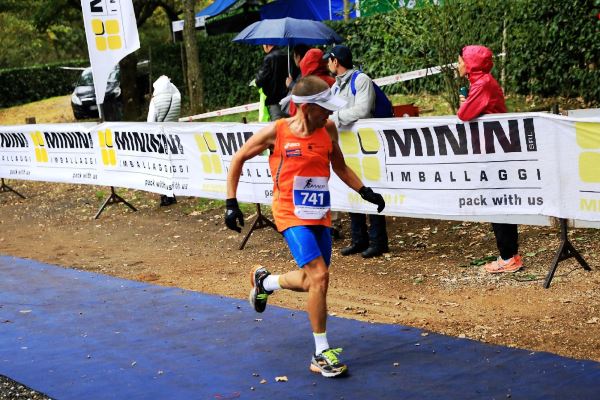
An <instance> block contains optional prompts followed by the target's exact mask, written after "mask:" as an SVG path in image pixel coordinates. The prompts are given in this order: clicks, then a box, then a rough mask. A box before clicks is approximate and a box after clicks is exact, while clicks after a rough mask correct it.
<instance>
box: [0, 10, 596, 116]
mask: <svg viewBox="0 0 600 400" xmlns="http://www.w3.org/2000/svg"><path fill="white" fill-rule="evenodd" d="M443 4H444V5H443V6H433V5H428V6H427V5H426V6H424V7H422V8H419V9H414V10H407V9H405V8H402V9H397V10H394V11H391V12H389V13H387V14H379V15H375V16H371V17H366V18H360V19H355V20H350V21H348V22H344V21H335V22H327V24H328V25H330V26H331V27H332V28H333V29H335V30H336V31H337V32H338V33H339V34H341V35H342V36H344V37H345V38H346V42H345V44H346V45H348V46H349V47H350V48H351V49H352V52H353V54H354V58H355V63H356V64H359V65H361V66H362V68H363V70H364V71H365V72H366V73H368V74H369V75H370V76H372V77H374V78H377V77H383V76H387V75H392V74H398V73H401V72H408V71H412V70H415V69H421V68H426V67H431V66H435V65H443V64H447V63H453V62H456V61H457V57H458V51H459V50H460V48H461V47H463V46H464V45H467V44H482V45H485V46H488V47H490V48H491V49H492V51H494V53H496V54H498V53H500V52H502V51H503V49H506V50H507V54H508V55H507V57H506V59H501V58H498V59H497V60H496V61H495V64H496V67H495V69H494V70H493V71H492V73H493V74H494V76H495V77H496V78H500V71H501V70H502V68H505V76H506V81H505V82H504V86H505V90H506V92H508V93H511V92H512V93H519V94H525V95H529V94H533V95H541V96H550V97H552V96H562V97H567V98H574V97H575V98H577V97H581V98H583V99H584V100H585V101H587V102H588V104H590V105H597V104H599V103H600V71H599V65H598V55H599V54H600V40H598V28H599V27H600V20H599V19H598V13H599V12H600V0H560V1H559V0H548V1H543V2H540V1H536V0H445V1H444V2H443ZM504 31H505V41H504V43H503V33H504ZM233 36H234V35H229V34H228V35H219V36H210V37H206V36H204V35H201V34H199V35H198V46H199V53H200V61H201V64H202V69H203V75H204V88H205V91H204V93H205V101H204V104H205V106H206V108H207V109H208V110H214V109H219V108H224V107H232V106H236V105H241V104H246V103H250V102H256V101H258V94H257V91H256V89H255V88H253V87H249V86H248V83H249V82H250V81H251V80H252V79H254V76H255V74H256V71H257V70H258V68H259V66H260V64H261V62H262V59H263V57H264V53H263V52H262V49H261V48H260V46H250V45H244V44H238V43H233V42H232V41H231V39H232V38H233ZM503 45H504V46H503ZM85 64H86V62H83V61H82V62H80V64H79V65H85ZM160 74H165V75H168V76H170V77H171V79H172V81H173V83H174V84H175V85H176V86H178V87H179V88H180V90H181V92H182V93H183V94H184V96H185V93H186V91H187V90H186V88H185V85H184V78H183V70H182V67H181V50H180V44H162V45H159V46H152V75H153V79H156V77H158V76H159V75H160ZM75 78H76V76H73V71H65V70H59V69H57V68H56V65H54V66H40V67H33V68H27V69H21V70H6V71H0V107H5V106H7V105H10V104H18V103H24V102H27V101H33V100H38V99H41V98H45V97H50V96H56V95H60V94H66V93H68V92H69V91H70V89H71V84H72V82H73V81H74V80H75ZM459 86H461V82H460V81H459V80H457V79H456V78H455V77H454V74H453V71H452V70H447V71H445V73H444V74H439V75H435V76H432V77H427V78H424V79H418V80H413V81H408V82H403V83H397V84H394V85H391V86H386V87H385V88H384V90H385V91H386V93H388V94H395V93H398V94H410V93H419V92H422V91H427V92H430V93H442V94H444V97H445V98H446V100H447V101H448V102H449V103H450V104H451V105H454V106H456V104H457V102H458V91H457V89H458V87H459Z"/></svg>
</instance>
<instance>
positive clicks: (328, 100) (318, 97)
mask: <svg viewBox="0 0 600 400" xmlns="http://www.w3.org/2000/svg"><path fill="white" fill-rule="evenodd" d="M291 97H292V100H293V101H294V103H295V104H307V103H312V104H318V105H320V106H321V107H323V108H326V109H327V110H329V111H337V110H339V109H340V108H344V107H345V106H346V104H347V101H346V100H344V99H343V98H341V97H340V96H335V95H334V94H333V93H331V89H327V90H324V91H322V92H321V93H317V94H313V95H312V96H296V95H292V96H291Z"/></svg>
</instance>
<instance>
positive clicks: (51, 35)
mask: <svg viewBox="0 0 600 400" xmlns="http://www.w3.org/2000/svg"><path fill="white" fill-rule="evenodd" d="M67 1H68V0H52V1H50V0H44V1H34V0H19V1H15V0H0V26H2V30H1V31H0V47H1V48H2V52H0V68H13V67H22V66H27V65H34V64H45V63H52V62H57V61H61V60H70V59H81V58H84V57H87V47H86V44H85V32H84V28H83V23H82V21H83V20H82V17H81V9H78V10H77V9H74V8H65V7H63V6H64V5H65V3H66V2H67ZM61 10H62V11H61Z"/></svg>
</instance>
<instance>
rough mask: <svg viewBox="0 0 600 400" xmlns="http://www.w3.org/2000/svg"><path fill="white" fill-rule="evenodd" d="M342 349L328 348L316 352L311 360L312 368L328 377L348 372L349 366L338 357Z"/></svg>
mask: <svg viewBox="0 0 600 400" xmlns="http://www.w3.org/2000/svg"><path fill="white" fill-rule="evenodd" d="M341 352H342V349H340V348H338V349H327V350H324V351H323V352H322V353H321V354H315V355H313V357H312V360H311V362H310V370H311V371H312V372H315V373H317V374H321V375H323V376H324V377H326V378H333V377H336V376H340V375H342V374H345V373H346V372H348V366H347V365H346V364H343V363H341V362H340V360H339V359H338V355H339V354H340V353H341Z"/></svg>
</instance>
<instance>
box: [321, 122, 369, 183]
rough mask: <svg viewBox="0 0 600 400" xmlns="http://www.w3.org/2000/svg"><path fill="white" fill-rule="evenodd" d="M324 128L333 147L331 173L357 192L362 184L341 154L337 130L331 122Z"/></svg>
mask: <svg viewBox="0 0 600 400" xmlns="http://www.w3.org/2000/svg"><path fill="white" fill-rule="evenodd" d="M325 128H326V129H327V132H329V136H330V137H331V142H332V145H333V149H332V153H331V166H332V168H333V172H335V174H336V175H337V176H339V177H340V179H341V180H342V182H344V183H345V184H346V185H348V186H349V187H350V188H352V189H354V190H356V191H357V192H358V190H359V189H360V188H361V187H363V183H362V181H361V180H360V178H359V177H358V176H357V175H356V174H355V173H354V171H352V169H350V167H349V166H348V165H347V164H346V161H345V160H344V154H343V153H342V150H341V149H340V145H339V144H338V137H339V136H338V131H337V128H336V127H335V123H334V122H333V121H331V120H328V121H327V125H325Z"/></svg>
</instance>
